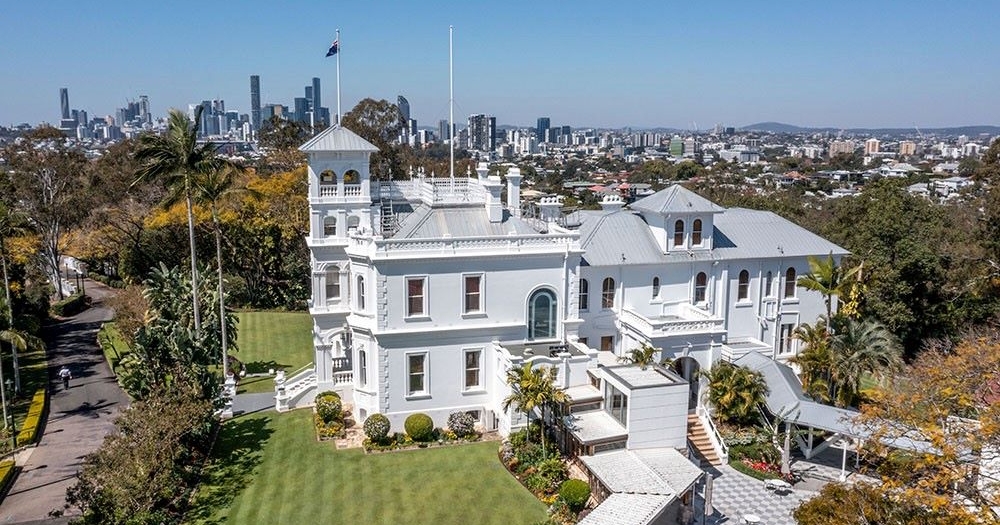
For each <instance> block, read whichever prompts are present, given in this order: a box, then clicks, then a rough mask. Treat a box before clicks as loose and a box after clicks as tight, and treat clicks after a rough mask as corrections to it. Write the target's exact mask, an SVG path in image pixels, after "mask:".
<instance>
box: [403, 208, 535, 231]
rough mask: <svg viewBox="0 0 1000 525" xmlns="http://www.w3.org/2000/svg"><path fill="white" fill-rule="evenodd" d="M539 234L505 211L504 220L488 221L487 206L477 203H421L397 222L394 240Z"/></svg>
mask: <svg viewBox="0 0 1000 525" xmlns="http://www.w3.org/2000/svg"><path fill="white" fill-rule="evenodd" d="M511 233H513V234H517V235H530V234H536V233H538V232H537V231H535V229H534V228H532V227H531V226H530V225H528V223H526V222H524V221H522V220H521V219H518V218H516V217H512V216H511V215H510V213H508V212H507V211H506V210H505V211H504V215H503V222H490V219H489V216H488V215H487V214H486V208H485V206H483V205H482V204H479V205H476V206H449V207H431V206H427V205H426V204H421V205H419V206H417V208H416V209H415V210H414V211H413V213H411V214H410V215H409V216H407V217H406V218H405V219H404V220H403V222H402V223H401V224H400V225H399V230H398V231H397V232H396V234H395V235H394V236H393V237H394V238H396V239H426V238H433V239H440V238H441V237H443V236H445V235H450V236H451V237H490V236H502V235H509V234H511Z"/></svg>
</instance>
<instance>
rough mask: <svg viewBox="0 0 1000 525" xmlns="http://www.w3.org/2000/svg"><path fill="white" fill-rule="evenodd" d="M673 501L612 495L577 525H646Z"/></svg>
mask: <svg viewBox="0 0 1000 525" xmlns="http://www.w3.org/2000/svg"><path fill="white" fill-rule="evenodd" d="M671 501H673V498H672V497H669V496H655V495H648V494H612V495H610V496H608V499H606V500H604V501H603V502H601V504H600V505H598V506H597V508H596V509H594V510H592V511H590V514H587V516H586V517H585V518H583V519H582V520H580V521H578V522H577V524H578V525H647V524H649V523H652V522H653V520H655V519H656V518H657V517H658V516H659V515H660V514H661V513H663V509H665V508H666V507H667V505H669V504H670V502H671Z"/></svg>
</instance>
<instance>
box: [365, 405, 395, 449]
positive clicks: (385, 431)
mask: <svg viewBox="0 0 1000 525" xmlns="http://www.w3.org/2000/svg"><path fill="white" fill-rule="evenodd" d="M363 428H364V431H365V436H367V437H368V439H370V440H371V441H372V442H373V443H383V442H385V440H386V438H388V437H389V429H390V424H389V418H387V417H385V416H384V415H382V414H379V413H377V412H376V413H374V414H372V415H370V416H368V419H365V422H364V427H363Z"/></svg>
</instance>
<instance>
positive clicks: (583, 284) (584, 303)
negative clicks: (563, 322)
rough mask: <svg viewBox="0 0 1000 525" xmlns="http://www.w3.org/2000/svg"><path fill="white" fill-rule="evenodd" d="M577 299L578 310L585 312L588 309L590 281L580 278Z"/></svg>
mask: <svg viewBox="0 0 1000 525" xmlns="http://www.w3.org/2000/svg"><path fill="white" fill-rule="evenodd" d="M585 288H586V290H584V289H585ZM579 299H580V311H581V312H586V311H588V310H590V281H588V280H586V279H580V286H579Z"/></svg>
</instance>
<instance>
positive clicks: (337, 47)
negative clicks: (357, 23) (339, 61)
mask: <svg viewBox="0 0 1000 525" xmlns="http://www.w3.org/2000/svg"><path fill="white" fill-rule="evenodd" d="M337 51H340V40H334V41H333V43H332V44H330V50H329V51H327V52H326V56H328V57H332V56H333V55H336V54H337Z"/></svg>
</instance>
